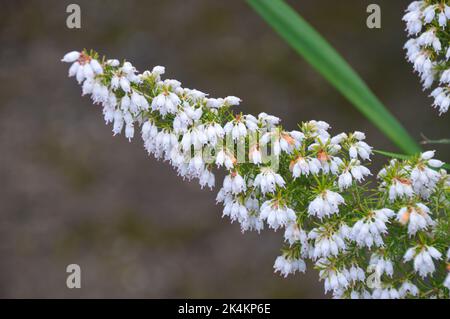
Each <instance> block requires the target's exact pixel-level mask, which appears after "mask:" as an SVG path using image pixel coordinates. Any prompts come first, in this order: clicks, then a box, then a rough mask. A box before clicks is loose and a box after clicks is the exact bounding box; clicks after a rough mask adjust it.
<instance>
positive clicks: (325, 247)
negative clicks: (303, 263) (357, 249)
mask: <svg viewBox="0 0 450 319" xmlns="http://www.w3.org/2000/svg"><path fill="white" fill-rule="evenodd" d="M308 238H309V239H312V240H314V245H313V248H312V256H311V258H313V259H318V258H321V257H323V258H327V257H329V256H335V257H336V256H338V255H339V253H340V252H342V251H343V250H345V249H346V248H347V246H346V244H345V241H344V240H345V238H344V237H343V236H342V234H341V233H340V232H339V231H338V232H332V233H330V232H328V231H327V230H326V229H325V228H323V227H319V228H314V229H313V230H312V231H311V232H310V233H309V234H308Z"/></svg>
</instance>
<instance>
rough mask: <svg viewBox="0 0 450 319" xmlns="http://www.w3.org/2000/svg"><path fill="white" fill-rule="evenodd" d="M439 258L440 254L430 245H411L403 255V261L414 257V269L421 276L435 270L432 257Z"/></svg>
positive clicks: (423, 276)
mask: <svg viewBox="0 0 450 319" xmlns="http://www.w3.org/2000/svg"><path fill="white" fill-rule="evenodd" d="M441 258H442V254H441V253H440V252H439V251H438V250H437V249H436V248H434V247H432V246H423V247H412V248H410V249H408V250H407V251H406V253H405V256H403V259H404V261H405V262H408V261H411V260H413V259H414V270H415V271H416V272H418V273H419V275H420V276H421V277H422V278H425V277H426V276H427V275H429V274H432V273H433V272H434V271H435V270H436V267H435V265H434V262H433V259H436V260H440V259H441Z"/></svg>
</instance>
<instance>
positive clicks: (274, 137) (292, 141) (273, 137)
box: [260, 129, 304, 156]
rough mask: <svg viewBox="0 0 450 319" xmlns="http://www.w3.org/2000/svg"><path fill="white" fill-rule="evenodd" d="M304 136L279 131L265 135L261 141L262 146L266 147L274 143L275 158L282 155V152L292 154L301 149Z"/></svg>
mask: <svg viewBox="0 0 450 319" xmlns="http://www.w3.org/2000/svg"><path fill="white" fill-rule="evenodd" d="M303 138H304V134H303V133H301V132H298V131H291V132H285V131H281V130H279V129H275V130H273V131H270V132H267V133H265V134H264V135H263V136H262V137H261V139H260V143H261V145H266V144H268V143H269V142H271V143H272V150H273V154H274V155H275V156H278V155H280V154H281V152H282V151H283V152H285V153H288V154H290V153H292V151H293V150H294V149H297V148H299V147H300V145H301V143H302V140H303Z"/></svg>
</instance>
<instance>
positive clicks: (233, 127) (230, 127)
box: [223, 116, 247, 141]
mask: <svg viewBox="0 0 450 319" xmlns="http://www.w3.org/2000/svg"><path fill="white" fill-rule="evenodd" d="M223 129H224V131H225V133H226V134H227V135H228V136H231V137H232V138H233V140H234V141H237V140H239V139H241V138H244V137H246V136H247V127H246V126H245V124H244V123H243V122H242V121H241V117H240V116H238V117H237V118H236V119H234V120H233V121H230V122H228V123H226V124H225V126H224V127H223Z"/></svg>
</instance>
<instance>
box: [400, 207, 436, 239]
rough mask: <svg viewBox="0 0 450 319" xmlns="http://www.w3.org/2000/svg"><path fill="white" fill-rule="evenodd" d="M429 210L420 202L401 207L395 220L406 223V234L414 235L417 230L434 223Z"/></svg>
mask: <svg viewBox="0 0 450 319" xmlns="http://www.w3.org/2000/svg"><path fill="white" fill-rule="evenodd" d="M430 214H431V212H430V210H429V208H428V207H426V206H425V205H424V204H422V203H417V204H415V206H407V207H402V208H401V209H400V210H399V211H398V213H397V220H398V221H399V222H400V223H401V224H402V225H406V224H408V234H409V235H410V236H413V235H415V234H416V233H417V232H418V231H419V230H424V229H427V228H428V227H429V226H430V227H432V226H434V225H435V222H434V221H433V220H432V219H431V217H430Z"/></svg>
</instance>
